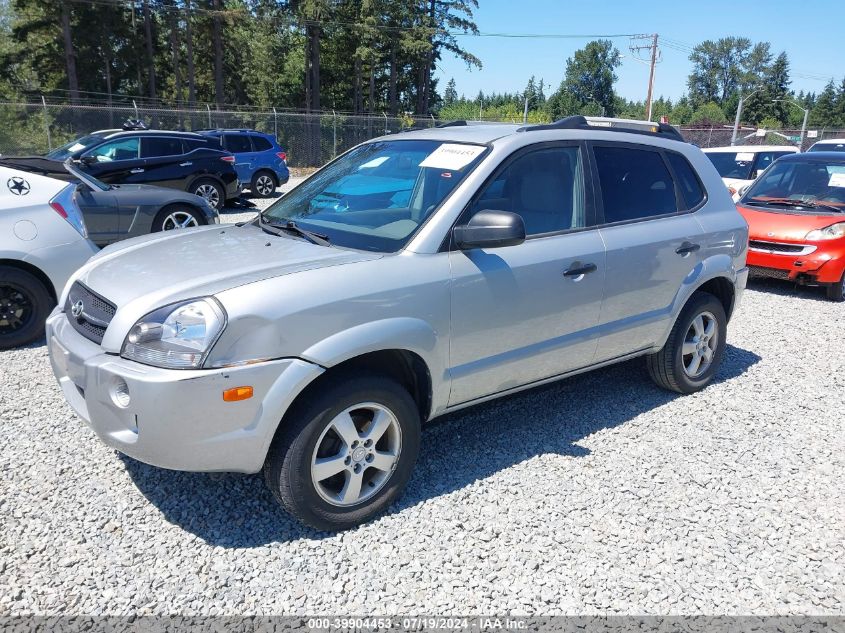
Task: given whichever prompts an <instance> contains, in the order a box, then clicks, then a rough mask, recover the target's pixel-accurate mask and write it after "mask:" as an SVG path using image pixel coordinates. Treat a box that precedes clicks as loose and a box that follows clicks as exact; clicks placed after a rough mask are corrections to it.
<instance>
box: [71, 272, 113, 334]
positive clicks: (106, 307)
mask: <svg viewBox="0 0 845 633" xmlns="http://www.w3.org/2000/svg"><path fill="white" fill-rule="evenodd" d="M116 311H117V308H116V307H115V305H114V304H113V303H111V302H109V301H107V300H106V299H104V298H103V297H101V296H100V295H98V294H96V293H95V292H93V291H91V290H89V289H88V288H86V287H85V286H83V285H82V284H81V283H79V282H78V281H75V282H74V283H73V285H72V286H71V287H70V292H68V295H67V301H66V302H65V314H66V315H67V319H68V321H69V322H70V324H71V326H73V329H74V330H76V331H77V332H79V333H80V334H81V335H82V336H84V337H85V338H87V339H88V340H90V341H94V342H95V343H102V342H103V336H105V333H106V328H107V327H108V326H109V323H111V320H112V319H113V318H114V313H115V312H116ZM74 313H76V314H74Z"/></svg>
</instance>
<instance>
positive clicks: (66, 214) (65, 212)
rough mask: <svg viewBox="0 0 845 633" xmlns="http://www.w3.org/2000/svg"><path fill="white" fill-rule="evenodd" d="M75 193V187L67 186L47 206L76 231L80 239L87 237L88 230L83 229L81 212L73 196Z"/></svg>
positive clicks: (83, 222) (83, 223)
mask: <svg viewBox="0 0 845 633" xmlns="http://www.w3.org/2000/svg"><path fill="white" fill-rule="evenodd" d="M75 192H76V186H75V185H68V186H67V187H65V188H64V189H62V190H61V191H60V192H59V193H58V194H57V195H56V197H54V198H53V199H52V200H50V202H49V205H50V207H51V208H52V209H53V211H55V212H56V213H58V214H59V215H60V216H62V218H64V219H65V220H66V221H67V222H68V224H70V225H71V226H72V227H73V228H75V229H76V231H77V233H79V234H80V235H81V236H82V237H88V229H87V228H85V220H84V219H83V218H82V210H81V209H80V208H79V206H78V205H77V204H76V200H75V199H74V197H73V194H74V193H75Z"/></svg>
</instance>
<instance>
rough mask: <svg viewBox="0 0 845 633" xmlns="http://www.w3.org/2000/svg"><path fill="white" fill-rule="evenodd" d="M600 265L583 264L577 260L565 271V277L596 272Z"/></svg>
mask: <svg viewBox="0 0 845 633" xmlns="http://www.w3.org/2000/svg"><path fill="white" fill-rule="evenodd" d="M598 269H599V268H598V266H596V265H595V264H581V262H575V263H574V264H572V266H570V267H569V268H567V269H566V270H564V271H563V276H564V277H581V276H583V275H586V274H588V273H594V272H596V271H597V270H598Z"/></svg>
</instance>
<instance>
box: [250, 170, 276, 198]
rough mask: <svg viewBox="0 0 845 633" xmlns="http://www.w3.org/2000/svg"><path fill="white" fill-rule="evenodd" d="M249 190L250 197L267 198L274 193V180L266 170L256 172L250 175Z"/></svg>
mask: <svg viewBox="0 0 845 633" xmlns="http://www.w3.org/2000/svg"><path fill="white" fill-rule="evenodd" d="M249 189H250V191H251V192H252V195H254V196H260V197H261V198H267V197H269V196H272V195H273V194H275V193H276V179H275V178H274V177H273V174H271V173H270V172H269V171H267V170H262V171H257V172H255V173H254V174H253V175H252V180H251V181H250V184H249Z"/></svg>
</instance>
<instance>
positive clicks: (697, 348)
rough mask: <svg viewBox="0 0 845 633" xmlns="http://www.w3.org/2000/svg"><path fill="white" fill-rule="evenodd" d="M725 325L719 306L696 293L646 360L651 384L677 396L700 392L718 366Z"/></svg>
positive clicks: (705, 296)
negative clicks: (664, 340) (661, 343)
mask: <svg viewBox="0 0 845 633" xmlns="http://www.w3.org/2000/svg"><path fill="white" fill-rule="evenodd" d="M727 323H728V319H727V316H726V315H725V309H724V307H723V306H722V303H721V302H720V301H719V300H718V299H717V298H716V297H714V296H713V295H711V294H710V293H708V292H696V293H695V294H694V295H693V296H692V297H691V298H690V300H689V301H688V302H687V304H686V305H685V306H684V309H683V310H681V313H680V315H678V319H677V320H676V321H675V325H674V326H672V331H671V332H670V333H669V338H668V339H667V340H666V344H665V345H664V346H663V349H661V350H660V351H659V352H657V353H655V354H650V355H648V356H646V366H647V367H648V373H649V374H650V375H651V378H652V380H654V382H655V383H657V384H658V385H659V386H660V387H663V388H664V389H667V390H669V391H676V392H678V393H693V392H696V391H700V390H701V389H704V388H705V387H706V386H707V385H709V384H710V382H711V381H712V380H713V376H715V374H716V370H717V369H718V368H719V364H720V363H721V362H722V356H723V355H724V353H725V342H726V341H725V337H726V334H727Z"/></svg>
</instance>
